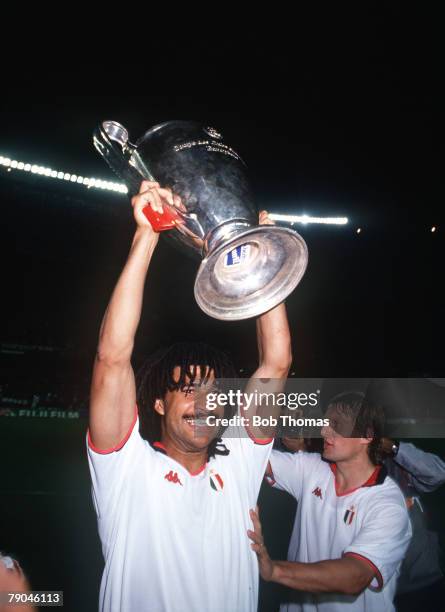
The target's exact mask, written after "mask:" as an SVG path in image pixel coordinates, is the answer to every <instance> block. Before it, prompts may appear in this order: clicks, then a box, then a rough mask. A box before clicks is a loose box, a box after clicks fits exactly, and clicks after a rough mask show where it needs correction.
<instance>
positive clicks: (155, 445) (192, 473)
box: [152, 442, 208, 476]
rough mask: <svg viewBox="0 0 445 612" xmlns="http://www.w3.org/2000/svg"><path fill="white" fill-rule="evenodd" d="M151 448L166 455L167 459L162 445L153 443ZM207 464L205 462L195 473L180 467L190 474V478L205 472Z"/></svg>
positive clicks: (165, 450)
mask: <svg viewBox="0 0 445 612" xmlns="http://www.w3.org/2000/svg"><path fill="white" fill-rule="evenodd" d="M152 446H153V447H154V449H155V450H158V451H160V452H161V453H163V454H164V455H167V457H168V453H167V449H166V448H165V446H164V444H162V442H153V444H152ZM173 461H175V459H173ZM176 463H178V462H176ZM207 463H208V461H206V462H205V463H204V465H202V466H201V467H200V468H199V469H198V470H196V472H190V471H189V470H188V469H187V468H185V467H184V466H181V467H183V468H184V470H185V471H186V472H188V473H189V474H190V476H198V474H201V472H203V471H204V470H205V467H206V465H207ZM179 465H181V464H179Z"/></svg>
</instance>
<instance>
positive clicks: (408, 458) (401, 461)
mask: <svg viewBox="0 0 445 612" xmlns="http://www.w3.org/2000/svg"><path fill="white" fill-rule="evenodd" d="M394 446H396V448H397V445H395V443H394V441H393V440H390V439H389V438H383V439H382V447H383V449H384V450H385V451H386V452H387V454H388V455H391V454H392V453H391V451H392V449H393V447H394ZM387 461H394V463H396V464H397V465H398V466H399V467H401V468H402V469H403V470H405V472H408V474H409V475H410V483H411V485H412V486H413V487H414V488H415V489H416V490H417V491H418V492H419V493H430V492H431V491H435V490H436V489H437V488H439V487H440V486H441V485H443V484H444V483H445V462H444V461H443V460H442V459H441V458H440V457H438V456H437V455H434V454H433V453H427V452H425V451H423V450H421V449H420V448H417V446H415V445H414V444H411V443H408V442H400V443H399V445H398V450H397V453H396V455H395V456H393V457H390V458H389V459H388V460H387Z"/></svg>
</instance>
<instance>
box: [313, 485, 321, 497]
mask: <svg viewBox="0 0 445 612" xmlns="http://www.w3.org/2000/svg"><path fill="white" fill-rule="evenodd" d="M312 493H313V494H314V495H315V497H319V498H320V499H323V494H322V492H321V489H320V487H315V489H314V490H313V491H312Z"/></svg>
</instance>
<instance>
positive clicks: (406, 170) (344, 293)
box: [0, 9, 445, 376]
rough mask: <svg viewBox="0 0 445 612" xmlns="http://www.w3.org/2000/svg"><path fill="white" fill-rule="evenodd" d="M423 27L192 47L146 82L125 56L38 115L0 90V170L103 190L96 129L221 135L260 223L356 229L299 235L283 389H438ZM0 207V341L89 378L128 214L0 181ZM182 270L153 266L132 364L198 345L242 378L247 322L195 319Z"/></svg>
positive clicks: (436, 221) (436, 128)
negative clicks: (243, 165) (64, 353)
mask: <svg viewBox="0 0 445 612" xmlns="http://www.w3.org/2000/svg"><path fill="white" fill-rule="evenodd" d="M371 17H373V18H372V19H371ZM433 21H434V20H432V21H431V20H430V21H429V20H428V16H422V19H417V16H416V15H408V16H407V15H402V16H401V15H399V14H398V13H397V11H396V10H395V9H387V14H386V15H385V16H384V18H383V17H382V16H378V15H377V16H376V15H374V16H370V15H366V14H363V15H360V16H358V15H357V21H356V23H355V27H354V28H350V27H348V24H347V23H346V22H344V23H343V22H342V16H341V15H337V22H336V23H335V27H330V26H329V20H327V21H326V20H325V22H324V24H323V25H321V24H317V22H314V21H312V22H311V26H312V27H311V31H310V32H306V31H305V28H304V25H303V23H299V24H298V27H296V28H295V31H294V32H293V37H292V36H291V37H290V36H289V34H288V33H283V36H282V37H278V39H277V42H275V39H274V41H273V42H272V41H271V40H269V39H268V38H265V37H264V34H263V33H262V32H257V31H252V32H251V33H250V34H247V35H246V34H244V35H243V36H242V37H241V36H240V35H239V34H238V35H236V34H233V35H231V36H230V37H225V38H219V39H218V40H219V42H218V44H215V39H214V37H213V39H212V36H211V35H210V34H209V35H207V36H206V35H202V36H201V37H200V38H197V39H195V42H194V44H193V45H191V44H187V45H186V46H183V47H180V46H178V45H176V46H175V47H174V48H169V47H168V46H167V47H166V48H164V47H163V48H162V49H158V53H157V55H156V57H154V56H153V54H152V56H151V58H150V61H149V62H148V63H149V68H147V66H145V64H144V62H142V61H141V60H134V57H137V54H135V55H134V57H133V58H132V60H133V61H132V62H130V59H128V60H126V64H124V62H123V61H121V63H120V64H116V63H115V62H113V61H108V59H109V58H104V60H103V61H100V60H98V61H97V62H96V63H88V64H87V63H85V64H82V63H80V64H78V66H77V70H74V69H73V70H71V69H70V70H67V71H66V74H65V76H69V78H66V79H64V78H63V74H64V73H63V71H62V72H60V73H58V72H57V70H54V72H51V70H49V72H46V73H45V75H44V76H43V77H42V80H41V81H40V84H39V86H38V87H37V86H36V87H35V88H33V90H32V95H23V89H21V88H20V86H19V85H17V87H16V86H15V85H11V87H10V88H9V93H7V94H6V95H5V96H3V98H2V102H1V104H2V112H1V124H2V137H1V151H0V154H6V155H8V156H10V157H16V158H18V159H19V160H23V161H31V162H37V163H40V164H42V165H47V166H50V167H52V168H55V169H62V170H66V171H69V172H75V173H77V174H82V175H84V176H96V177H100V178H105V179H112V178H113V176H112V175H111V172H110V171H109V170H108V168H107V167H106V165H105V164H104V162H103V161H102V159H101V158H100V157H99V155H98V154H97V153H96V151H95V150H94V149H93V147H92V143H91V134H92V131H93V129H94V127H95V126H96V125H97V123H98V122H99V121H101V120H103V119H105V118H111V119H115V120H117V121H119V122H121V123H123V124H124V125H125V126H126V127H128V129H129V131H130V134H131V136H133V139H136V138H137V137H138V136H139V135H140V134H141V133H142V132H143V131H144V130H145V129H147V128H148V127H150V126H152V125H154V124H156V123H159V122H161V121H165V120H169V119H174V118H185V119H196V120H200V121H203V122H206V123H208V124H210V125H213V126H215V127H217V128H218V129H219V130H220V131H222V132H223V134H224V136H225V141H226V142H227V143H229V144H230V145H231V146H233V148H235V149H236V150H237V151H238V152H239V153H240V154H241V156H242V157H243V158H244V159H245V161H246V162H247V164H248V167H249V172H250V178H251V181H252V185H253V188H254V192H255V194H256V200H257V203H258V205H259V206H260V207H263V206H265V207H267V208H268V209H269V210H272V211H275V212H296V213H302V212H306V213H310V214H320V215H347V216H348V217H349V218H350V220H351V223H350V225H349V226H347V227H345V228H333V227H321V228H320V227H318V228H315V227H311V228H309V227H305V228H303V227H300V231H301V233H302V235H303V236H304V238H305V240H306V241H307V243H308V246H309V251H310V264H309V268H308V271H307V273H306V276H305V278H304V279H303V281H302V283H301V284H300V286H299V287H298V288H297V289H296V291H295V292H294V294H293V295H292V296H291V298H290V299H289V301H288V306H289V316H290V320H291V324H292V327H293V331H294V354H295V368H296V370H297V371H298V372H301V373H303V374H305V375H314V376H317V375H344V376H346V375H347V376H351V375H357V376H361V375H417V374H427V373H435V374H438V375H440V374H441V373H442V374H443V367H444V357H443V350H442V346H443V344H444V333H443V324H442V321H443V314H444V310H445V302H444V297H443V295H442V282H441V281H440V279H441V278H442V276H443V273H442V267H443V266H442V262H443V256H444V240H443V236H444V231H445V219H444V213H443V206H442V203H443V201H444V195H445V194H444V191H445V190H444V181H443V171H442V168H443V157H444V111H443V104H442V102H443V98H442V95H441V81H442V79H441V76H440V75H441V71H440V70H439V67H440V63H441V62H440V57H441V55H440V49H439V43H438V38H437V37H436V35H435V33H434V31H433ZM318 25H319V27H318ZM340 26H341V27H340ZM275 33H276V32H275ZM212 40H213V42H212ZM241 40H242V41H243V44H241ZM152 51H153V49H152ZM148 55H150V54H148ZM130 64H131V66H132V68H129V65H130ZM24 71H25V74H26V75H27V76H29V77H31V76H32V75H31V70H30V68H26V67H25V68H24ZM76 77H77V79H76ZM82 77H85V78H82ZM90 83H91V84H92V85H91V86H90ZM65 85H67V87H64V86H65ZM94 85H95V86H94ZM98 86H99V87H98ZM0 193H1V200H2V205H3V206H2V215H3V219H4V221H5V227H6V228H7V235H5V236H4V240H3V247H4V250H5V252H4V256H3V261H4V262H7V265H6V275H5V277H4V281H3V283H4V284H3V287H4V290H5V294H6V295H7V296H8V300H6V309H7V312H8V319H4V322H6V321H7V325H6V326H5V329H4V331H3V332H2V339H5V340H8V341H13V340H14V339H17V340H18V339H20V338H22V339H23V338H28V340H29V341H31V340H32V339H33V338H34V339H35V341H39V342H40V341H41V342H49V343H54V344H58V345H59V344H60V345H63V346H65V345H69V346H72V347H74V348H75V350H80V348H82V349H83V350H84V351H85V355H87V359H86V361H88V358H89V357H90V356H91V355H92V351H93V350H94V343H95V338H96V334H97V329H98V326H99V323H100V318H101V316H102V313H103V310H104V308H105V306H106V302H107V299H108V297H109V294H110V292H111V290H112V287H113V283H114V282H115V280H116V278H117V274H118V273H119V270H120V268H121V266H122V264H123V262H124V260H125V256H126V252H127V250H128V246H129V242H130V239H131V232H132V221H131V215H130V211H129V208H128V206H127V202H126V200H125V197H119V196H116V195H114V194H108V193H92V192H89V191H87V190H86V189H85V188H83V187H81V186H66V185H60V184H58V183H57V182H56V181H50V180H46V179H44V178H38V177H33V178H30V177H28V176H27V177H23V176H22V175H21V174H20V176H19V175H18V174H15V176H11V173H9V174H8V175H6V173H5V172H4V171H3V170H0ZM432 225H436V226H437V227H438V231H437V232H436V233H435V234H431V232H430V231H429V229H430V227H431V226H432ZM358 226H360V227H362V228H363V232H362V233H361V234H360V235H357V234H356V233H355V232H356V228H357V227H358ZM194 270H195V265H194V263H193V262H189V261H186V260H184V259H183V258H182V257H181V256H180V255H178V254H177V253H176V252H174V251H173V250H172V249H171V248H170V247H169V246H167V245H162V247H161V248H160V249H159V253H158V254H157V256H156V259H155V261H154V263H153V271H152V273H151V274H150V278H149V281H148V285H147V294H146V304H145V308H144V317H143V321H142V323H141V328H140V333H139V339H138V345H137V351H138V354H142V353H145V352H146V351H147V350H150V349H151V348H154V347H155V346H157V345H158V344H159V343H161V342H169V341H172V340H174V339H180V338H191V337H197V338H200V339H207V340H211V341H213V342H215V343H217V344H220V345H222V346H224V347H225V348H227V349H229V350H230V349H232V352H233V353H234V356H235V357H236V359H237V360H238V361H239V364H240V367H241V366H243V365H246V366H249V365H252V364H253V363H254V361H255V353H254V347H255V341H254V334H253V325H252V322H242V323H236V324H224V323H220V322H218V321H213V320H209V319H208V318H206V317H205V315H203V314H202V313H201V312H200V311H199V309H198V308H197V306H196V305H195V304H194V301H193V295H192V290H193V277H194Z"/></svg>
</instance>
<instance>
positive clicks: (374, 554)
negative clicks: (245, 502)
mask: <svg viewBox="0 0 445 612" xmlns="http://www.w3.org/2000/svg"><path fill="white" fill-rule="evenodd" d="M270 463H271V466H272V471H273V475H274V482H272V483H271V484H272V485H273V486H274V487H277V488H279V489H282V490H284V491H287V492H288V493H290V494H291V495H293V496H294V497H295V498H296V499H297V500H298V507H297V515H296V518H295V523H294V528H293V532H292V536H291V540H290V545H289V552H288V557H287V558H288V561H299V562H302V563H315V562H317V561H322V560H327V559H340V558H341V557H342V556H343V555H352V556H356V557H358V558H361V559H362V560H364V561H366V563H369V564H370V565H371V566H372V568H373V569H374V571H375V573H376V576H377V577H376V578H375V579H374V580H373V581H372V582H371V584H370V586H369V587H368V588H367V589H365V590H364V591H363V592H362V593H360V594H359V595H357V596H355V595H342V594H336V593H332V594H326V593H314V594H310V593H303V592H301V591H292V592H291V593H290V601H289V602H288V603H283V604H282V605H281V608H280V610H281V612H297V611H303V612H315V611H317V612H322V611H323V612H337V611H338V612H346V611H348V612H359V611H360V612H365V611H366V612H386V611H392V610H394V609H395V608H394V606H393V603H392V602H393V599H394V595H395V590H396V581H397V577H398V574H399V570H400V565H401V563H402V560H403V557H404V555H405V552H406V549H407V548H408V544H409V540H410V538H411V525H410V522H409V518H408V512H407V509H406V505H405V500H404V498H403V495H402V492H401V491H400V489H399V487H398V486H397V484H396V483H395V482H394V481H393V480H392V479H391V478H390V477H389V476H387V474H386V468H385V467H379V468H376V470H375V471H374V473H373V474H372V476H371V477H370V478H369V480H368V481H367V482H366V483H364V484H363V485H362V486H361V487H359V488H357V489H353V490H351V491H346V492H345V493H343V494H341V495H339V494H337V491H336V482H335V470H336V466H335V464H333V463H329V462H327V461H325V460H323V459H322V457H321V456H320V455H319V454H318V453H303V452H300V453H295V454H291V453H283V452H279V451H273V452H272V454H271V458H270Z"/></svg>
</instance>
